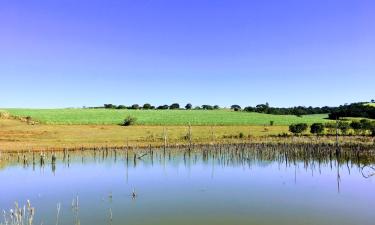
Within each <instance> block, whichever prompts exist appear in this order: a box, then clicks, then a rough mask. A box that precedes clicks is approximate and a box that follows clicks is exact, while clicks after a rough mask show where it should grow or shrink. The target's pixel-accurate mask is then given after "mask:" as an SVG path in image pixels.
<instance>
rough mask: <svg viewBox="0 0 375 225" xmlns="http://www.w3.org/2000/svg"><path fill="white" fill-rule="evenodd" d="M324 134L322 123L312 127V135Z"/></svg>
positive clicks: (314, 124)
mask: <svg viewBox="0 0 375 225" xmlns="http://www.w3.org/2000/svg"><path fill="white" fill-rule="evenodd" d="M323 132H324V125H323V124H322V123H313V124H312V125H311V127H310V133H312V134H316V135H319V134H322V133H323Z"/></svg>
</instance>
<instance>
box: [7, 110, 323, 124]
mask: <svg viewBox="0 0 375 225" xmlns="http://www.w3.org/2000/svg"><path fill="white" fill-rule="evenodd" d="M6 111H8V112H9V113H10V114H11V115H14V116H21V117H26V116H31V117H32V119H33V120H34V121H38V122H40V123H42V124H50V125H53V124H56V125H117V124H121V123H122V121H123V120H124V119H125V118H126V117H127V116H129V115H131V116H133V117H136V118H137V122H136V125H149V126H157V125H162V126H172V125H174V126H184V125H187V124H189V123H191V125H194V126H204V125H209V126H231V125H233V126H239V125H258V126H261V125H269V123H270V121H274V125H275V126H285V125H290V124H292V123H308V124H311V123H315V122H321V123H325V122H329V120H326V119H325V118H327V115H325V114H319V115H307V116H303V117H297V116H292V115H287V116H285V115H269V114H260V113H248V112H233V111H229V110H212V111H210V110H188V111H187V110H111V109H6Z"/></svg>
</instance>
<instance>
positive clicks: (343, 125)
mask: <svg viewBox="0 0 375 225" xmlns="http://www.w3.org/2000/svg"><path fill="white" fill-rule="evenodd" d="M338 128H339V129H340V131H341V133H342V134H343V135H346V134H348V130H349V129H350V124H349V123H348V122H343V121H340V122H339V125H338Z"/></svg>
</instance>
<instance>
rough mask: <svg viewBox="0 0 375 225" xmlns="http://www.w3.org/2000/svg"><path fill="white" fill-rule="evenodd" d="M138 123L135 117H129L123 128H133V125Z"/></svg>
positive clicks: (125, 120)
mask: <svg viewBox="0 0 375 225" xmlns="http://www.w3.org/2000/svg"><path fill="white" fill-rule="evenodd" d="M136 121H137V118H135V117H132V116H128V117H126V118H125V119H124V122H123V124H122V125H123V126H131V125H134V124H135V122H136Z"/></svg>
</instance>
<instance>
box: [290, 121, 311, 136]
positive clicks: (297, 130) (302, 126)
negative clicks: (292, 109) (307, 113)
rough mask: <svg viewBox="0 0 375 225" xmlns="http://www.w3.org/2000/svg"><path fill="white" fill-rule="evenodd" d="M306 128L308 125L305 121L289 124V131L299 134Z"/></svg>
mask: <svg viewBox="0 0 375 225" xmlns="http://www.w3.org/2000/svg"><path fill="white" fill-rule="evenodd" d="M307 128H308V125H307V124H306V123H297V124H291V125H290V126H289V131H290V132H292V133H293V134H301V133H303V132H305V131H306V130H307Z"/></svg>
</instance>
